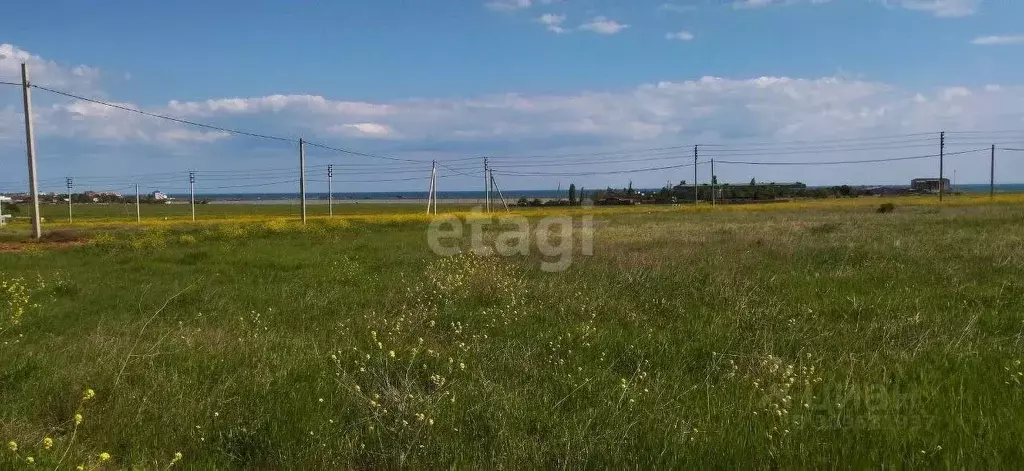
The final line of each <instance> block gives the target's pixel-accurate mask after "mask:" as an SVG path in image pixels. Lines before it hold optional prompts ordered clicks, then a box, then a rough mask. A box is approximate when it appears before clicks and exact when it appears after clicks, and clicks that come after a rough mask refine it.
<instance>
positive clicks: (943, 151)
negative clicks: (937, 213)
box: [939, 131, 946, 203]
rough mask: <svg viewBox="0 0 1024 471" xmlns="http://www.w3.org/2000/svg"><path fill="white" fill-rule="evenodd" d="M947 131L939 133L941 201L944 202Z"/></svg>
mask: <svg viewBox="0 0 1024 471" xmlns="http://www.w3.org/2000/svg"><path fill="white" fill-rule="evenodd" d="M945 154H946V132H945V131H943V132H941V133H939V202H940V203H941V202H942V196H943V195H944V194H945V193H946V185H943V184H942V182H943V180H942V178H943V168H942V166H943V164H944V163H945V160H946V156H945Z"/></svg>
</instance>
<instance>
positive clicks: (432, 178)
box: [430, 160, 437, 214]
mask: <svg viewBox="0 0 1024 471" xmlns="http://www.w3.org/2000/svg"><path fill="white" fill-rule="evenodd" d="M436 162H437V161H436V160H435V161H432V162H431V164H430V166H431V171H430V182H431V183H430V198H431V199H433V200H434V214H437V169H436V168H435V167H434V164H435V163H436Z"/></svg>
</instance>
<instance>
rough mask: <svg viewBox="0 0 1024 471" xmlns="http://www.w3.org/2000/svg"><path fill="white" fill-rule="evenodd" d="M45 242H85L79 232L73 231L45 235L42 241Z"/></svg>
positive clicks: (58, 231)
mask: <svg viewBox="0 0 1024 471" xmlns="http://www.w3.org/2000/svg"><path fill="white" fill-rule="evenodd" d="M40 240H42V241H43V242H78V241H81V240H84V239H83V237H82V235H81V234H79V233H78V231H75V230H72V229H60V230H56V231H50V232H47V233H46V234H43V237H42V238H41V239H40Z"/></svg>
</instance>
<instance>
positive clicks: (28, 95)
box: [21, 63, 43, 239]
mask: <svg viewBox="0 0 1024 471" xmlns="http://www.w3.org/2000/svg"><path fill="white" fill-rule="evenodd" d="M31 87H32V84H31V82H29V80H28V64H26V63H22V64H21V97H22V100H23V102H24V105H25V149H26V151H27V152H28V191H29V193H30V194H31V197H32V237H35V238H36V239H41V238H42V237H43V227H42V225H41V224H40V217H39V182H38V180H37V179H36V141H35V137H34V136H33V134H32V91H31Z"/></svg>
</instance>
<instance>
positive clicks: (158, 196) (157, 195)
mask: <svg viewBox="0 0 1024 471" xmlns="http://www.w3.org/2000/svg"><path fill="white" fill-rule="evenodd" d="M149 196H150V197H152V198H153V199H155V200H157V201H167V200H169V199H170V198H168V197H167V195H165V194H163V193H161V192H160V190H157V191H154V192H153V193H150V194H149Z"/></svg>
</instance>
